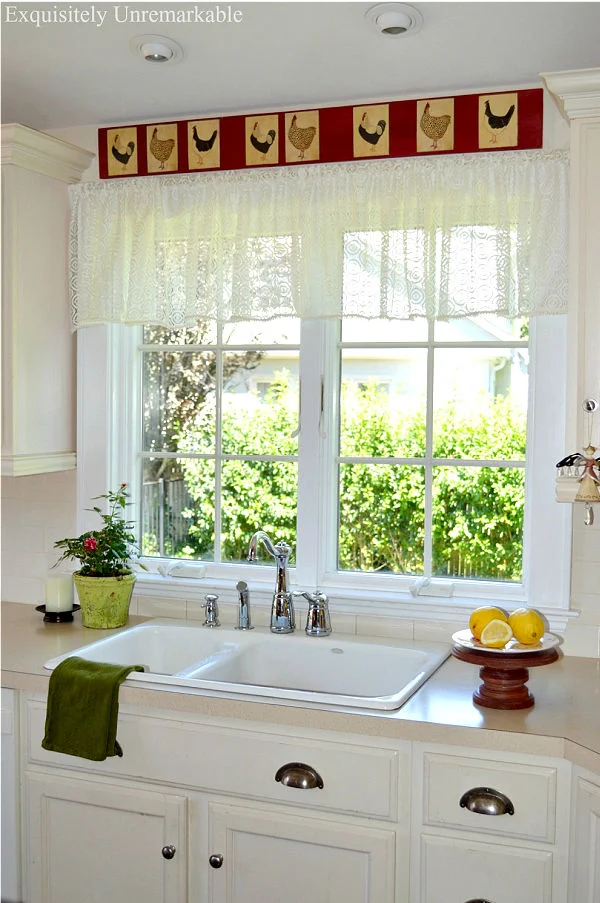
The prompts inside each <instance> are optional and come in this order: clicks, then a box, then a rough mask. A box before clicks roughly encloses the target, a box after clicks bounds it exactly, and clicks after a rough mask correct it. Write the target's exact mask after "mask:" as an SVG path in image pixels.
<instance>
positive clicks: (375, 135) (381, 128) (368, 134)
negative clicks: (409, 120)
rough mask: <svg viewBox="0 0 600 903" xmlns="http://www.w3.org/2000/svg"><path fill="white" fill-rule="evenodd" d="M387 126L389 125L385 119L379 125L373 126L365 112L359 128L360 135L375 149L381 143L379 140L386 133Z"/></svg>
mask: <svg viewBox="0 0 600 903" xmlns="http://www.w3.org/2000/svg"><path fill="white" fill-rule="evenodd" d="M386 125H387V123H386V121H385V119H380V120H379V121H378V123H377V125H375V126H373V125H372V124H371V120H370V118H369V114H368V112H367V111H366V110H365V112H364V113H363V114H362V119H361V121H360V125H359V127H358V134H359V135H360V137H361V138H362V139H363V141H366V142H367V144H371V145H372V146H373V147H375V145H376V144H378V143H379V139H380V138H381V136H382V135H383V133H384V132H385V128H386Z"/></svg>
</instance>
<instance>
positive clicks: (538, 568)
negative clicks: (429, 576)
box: [77, 316, 571, 630]
mask: <svg viewBox="0 0 600 903" xmlns="http://www.w3.org/2000/svg"><path fill="white" fill-rule="evenodd" d="M566 333H567V328H566V316H555V317H543V318H536V319H532V320H531V321H530V342H529V347H530V361H531V366H530V383H531V385H530V409H529V412H528V427H529V437H528V453H527V463H526V468H525V471H526V496H527V504H526V511H525V525H524V543H525V547H526V549H527V550H528V556H527V559H526V568H525V573H524V579H523V584H522V587H521V586H519V587H516V586H515V585H514V584H499V583H486V582H485V581H469V582H468V583H467V582H466V581H454V594H453V595H452V596H448V597H445V598H443V597H440V589H439V587H440V585H442V584H445V585H446V586H449V585H450V584H452V581H451V580H444V581H440V580H434V581H432V583H433V590H430V594H429V595H427V587H421V593H423V594H419V595H416V596H413V595H412V594H411V592H410V590H411V588H413V589H414V588H415V585H416V583H417V581H416V580H415V578H414V577H410V578H409V577H402V576H395V575H372V574H359V573H354V572H353V573H344V572H338V571H334V570H333V569H331V568H328V566H327V564H328V561H329V562H333V561H335V544H336V541H337V537H336V535H335V532H336V524H337V500H336V489H335V485H334V481H333V480H332V479H331V476H330V475H331V473H332V472H334V471H333V470H332V468H333V467H334V463H333V459H334V458H335V455H336V449H335V436H333V435H331V430H328V428H327V426H326V425H327V424H328V423H333V422H334V418H335V417H336V416H337V413H338V399H337V396H336V393H335V392H334V391H333V389H332V387H334V386H335V385H336V384H337V374H336V368H337V367H338V354H337V337H336V334H335V330H333V329H331V326H330V325H328V324H327V321H305V322H304V323H303V324H302V342H301V354H300V382H301V391H302V429H301V431H300V436H299V457H302V458H303V463H306V465H307V466H306V467H303V469H302V471H301V472H300V473H299V485H298V489H299V492H298V501H299V504H298V522H297V553H296V566H295V568H292V569H291V571H290V581H291V583H292V586H293V588H294V589H310V590H314V589H315V588H316V586H317V585H318V587H319V588H320V589H322V590H324V591H326V592H327V593H328V594H329V596H330V599H331V601H332V608H333V610H334V611H336V612H344V613H348V614H353V615H364V616H367V617H369V616H371V617H372V616H377V615H379V616H385V617H401V618H409V619H412V620H417V619H418V620H436V621H440V620H442V621H453V622H458V623H464V619H465V612H466V611H468V610H470V609H472V608H473V607H474V606H475V605H476V604H485V603H486V602H496V603H498V604H505V605H507V606H508V607H511V608H514V607H517V606H518V605H520V604H522V605H528V606H531V607H535V608H539V609H540V610H541V611H543V612H544V614H546V616H547V617H548V619H549V621H550V625H551V627H552V628H553V629H556V630H561V629H562V630H564V628H565V627H566V623H567V620H568V618H569V614H570V612H569V592H570V560H571V554H570V553H571V506H570V505H559V504H557V503H556V501H555V496H554V480H555V473H554V465H555V463H556V461H557V460H559V458H560V457H561V456H562V454H563V447H564V443H563V434H564V423H565V404H566V402H565V389H566V372H567V367H566ZM139 341H140V340H139V334H138V333H137V332H136V329H135V328H132V327H122V326H118V325H112V326H94V327H86V328H82V329H80V330H79V331H78V480H77V494H78V513H79V524H78V526H79V528H80V529H81V530H83V529H89V528H93V527H94V526H96V525H95V524H94V523H92V522H91V521H90V515H89V514H88V512H86V511H85V509H86V508H88V507H89V505H90V499H91V498H93V497H94V496H98V495H100V494H101V493H103V492H106V491H107V489H109V488H114V486H115V485H117V484H119V483H121V482H127V483H129V484H130V485H132V486H134V487H135V486H136V485H137V483H136V474H137V467H138V464H137V462H136V451H137V448H138V447H139V443H140V441H141V425H140V424H141V418H140V416H139V403H140V396H141V392H140V388H141V387H140V368H139V367H136V366H135V365H134V363H135V360H136V357H137V354H138V346H139ZM308 345H310V354H307V353H304V352H305V349H306V347H307V346H308ZM321 386H323V389H324V391H323V392H322V391H321ZM321 397H322V398H323V401H324V410H323V411H321V409H320V408H321ZM315 436H318V441H316V442H315ZM319 499H325V504H318V500H319ZM136 513H137V512H135V511H134V513H133V514H132V519H134V518H135V514H136ZM92 517H93V515H92ZM327 525H329V526H327ZM260 527H261V524H257V525H256V528H257V529H259V528H260ZM275 538H276V537H275ZM240 579H244V580H246V581H247V582H248V583H249V585H250V587H251V588H252V589H253V600H254V601H255V602H256V603H258V604H259V605H260V604H263V605H268V604H269V600H270V596H271V594H272V589H273V569H272V567H270V566H266V567H265V566H260V565H250V564H248V565H243V564H214V563H212V562H206V572H205V576H204V578H203V579H202V580H199V581H198V580H187V579H181V578H169V577H162V576H158V575H157V574H145V573H142V574H140V575H139V577H138V581H137V584H136V592H137V593H138V594H140V595H143V596H151V597H155V598H157V599H162V600H165V601H166V600H169V599H174V600H175V599H179V600H181V599H185V600H190V599H198V601H200V599H201V597H202V594H203V593H204V592H206V591H210V590H211V589H214V590H217V591H219V592H221V593H222V599H223V600H224V601H234V598H235V593H234V590H235V584H236V582H237V581H238V580H240Z"/></svg>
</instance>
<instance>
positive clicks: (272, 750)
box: [26, 700, 410, 819]
mask: <svg viewBox="0 0 600 903" xmlns="http://www.w3.org/2000/svg"><path fill="white" fill-rule="evenodd" d="M45 717H46V704H45V702H41V701H38V700H28V702H27V707H26V727H27V757H28V760H29V761H30V762H32V763H38V764H42V765H50V764H53V765H61V766H63V767H69V768H75V769H86V770H89V769H90V763H88V762H86V760H84V759H77V758H74V757H73V756H63V755H60V754H57V753H51V752H47V751H46V750H44V749H42V747H41V742H42V737H43V736H44V723H45ZM118 737H119V742H120V744H121V746H122V747H123V753H124V755H123V758H122V759H118V758H112V759H108V760H106V761H105V762H97V763H94V765H93V768H94V771H96V772H101V773H104V774H107V775H115V776H117V775H118V776H119V777H131V778H140V779H146V780H151V781H160V782H161V783H163V784H167V783H168V784H174V785H177V786H185V787H189V788H193V789H197V790H208V791H212V792H215V793H231V794H235V795H236V796H245V797H253V798H255V799H263V800H266V801H267V802H282V803H285V804H288V805H293V806H309V807H310V808H314V809H321V810H329V811H342V812H350V813H360V814H361V815H367V816H370V817H376V818H386V819H393V818H395V817H396V815H397V810H398V780H399V774H400V773H402V774H405V773H407V772H408V770H409V762H410V753H409V747H408V745H402V747H401V750H402V752H401V753H400V752H398V751H397V750H393V749H385V748H380V749H376V748H374V747H369V746H362V745H358V744H353V743H335V742H329V741H324V740H317V739H315V740H312V739H309V738H306V737H301V736H298V737H294V736H291V737H290V736H282V735H281V734H280V733H271V732H264V733H263V732H259V731H254V730H247V729H244V728H243V727H240V728H239V729H237V730H234V729H230V728H225V727H223V728H219V727H216V726H212V725H206V724H194V723H189V722H188V723H184V722H178V721H171V720H168V719H163V718H160V717H154V716H150V715H145V716H144V717H140V716H138V715H133V714H130V713H128V712H127V710H126V709H125V708H124V707H121V708H120V710H119V731H118ZM289 762H304V763H305V764H307V765H310V766H312V767H313V768H314V769H316V771H317V772H318V773H319V774H320V776H321V777H322V779H323V784H324V786H323V789H322V790H297V789H294V788H292V787H286V786H283V785H282V784H281V783H280V782H278V781H276V780H275V775H276V773H277V771H278V770H279V768H281V766H282V765H285V764H287V763H289ZM400 762H401V765H400ZM199 763H202V764H201V767H200V766H199ZM404 805H405V806H406V809H407V810H408V803H407V802H406V803H403V806H404Z"/></svg>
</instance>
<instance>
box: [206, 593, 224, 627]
mask: <svg viewBox="0 0 600 903" xmlns="http://www.w3.org/2000/svg"><path fill="white" fill-rule="evenodd" d="M204 598H205V600H206V601H205V602H203V603H202V608H205V609H206V618H205V619H204V623H203V625H202V626H203V627H220V626H221V622H220V621H219V606H218V605H217V599H218V598H219V597H218V596H215V595H214V593H207V594H206V595H205V597H204Z"/></svg>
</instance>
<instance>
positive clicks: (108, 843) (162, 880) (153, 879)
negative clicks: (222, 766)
mask: <svg viewBox="0 0 600 903" xmlns="http://www.w3.org/2000/svg"><path fill="white" fill-rule="evenodd" d="M26 798H27V808H28V812H27V815H28V838H27V840H28V851H29V853H28V859H29V861H28V866H29V868H28V872H29V900H30V903H107V901H110V903H138V901H139V903H142V901H143V903H183V901H185V899H186V881H187V818H186V809H187V801H186V798H185V797H184V796H180V795H170V794H166V793H161V792H158V791H157V792H154V791H148V790H139V789H136V788H132V787H128V786H122V785H121V786H116V785H112V784H107V783H95V782H94V781H90V780H81V779H80V778H75V779H73V778H72V777H59V776H55V775H52V774H42V773H39V774H30V775H28V777H27V781H26Z"/></svg>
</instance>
